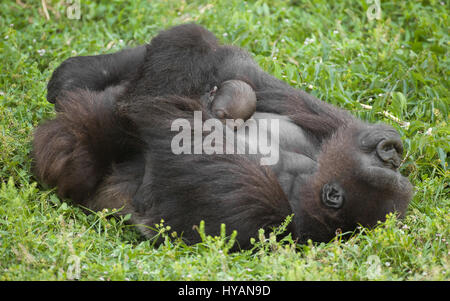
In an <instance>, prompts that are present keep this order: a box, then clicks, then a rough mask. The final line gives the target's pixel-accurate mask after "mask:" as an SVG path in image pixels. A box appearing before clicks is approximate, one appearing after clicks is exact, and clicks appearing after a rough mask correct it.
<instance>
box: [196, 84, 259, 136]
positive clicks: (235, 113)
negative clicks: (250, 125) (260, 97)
mask: <svg viewBox="0 0 450 301" xmlns="http://www.w3.org/2000/svg"><path fill="white" fill-rule="evenodd" d="M202 102H203V104H204V105H205V106H206V107H207V109H208V111H209V112H210V113H211V114H212V115H213V116H214V117H216V118H217V119H220V120H221V121H222V122H223V123H225V120H226V119H233V120H234V126H235V128H239V127H240V126H241V125H242V124H243V123H244V122H245V121H246V120H247V119H249V118H250V117H252V115H253V113H255V111H256V94H255V91H253V88H252V87H251V86H250V85H248V84H247V83H246V82H244V81H241V80H227V81H225V82H223V83H222V84H221V85H220V88H217V87H214V88H213V89H212V90H211V91H210V92H208V93H206V95H205V96H204V97H202Z"/></svg>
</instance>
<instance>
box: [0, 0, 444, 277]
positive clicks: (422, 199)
mask: <svg viewBox="0 0 450 301" xmlns="http://www.w3.org/2000/svg"><path fill="white" fill-rule="evenodd" d="M46 2H47V8H48V13H49V17H50V20H47V19H46V17H45V14H44V12H43V9H42V6H41V1H36V0H35V1H25V0H22V2H20V1H19V3H23V4H22V5H21V4H17V3H16V2H14V1H2V2H1V4H0V68H1V71H2V72H0V181H1V183H0V280H56V279H58V280H63V279H74V278H75V279H81V280H128V279H129V280H136V279H139V280H303V279H308V280H366V279H371V280H372V279H376V280H450V248H449V245H448V242H449V240H450V227H449V225H450V199H449V195H450V191H449V190H450V189H449V176H450V173H449V169H448V162H449V159H448V152H449V148H450V147H449V144H450V128H449V125H448V116H449V95H450V93H449V82H450V81H449V65H450V62H449V58H450V55H449V47H450V42H449V36H448V28H449V20H448V15H449V5H448V2H447V1H433V0H428V1H381V2H382V3H381V10H382V17H381V19H380V20H371V21H370V20H368V18H367V15H366V11H367V9H368V5H367V4H366V1H363V0H361V1H356V0H355V1H352V0H346V1H326V0H323V1H301V0H293V1H282V0H276V1H247V3H245V2H241V1H214V0H212V1H208V2H205V3H202V2H201V1H153V0H152V1H117V0H116V1H88V0H81V19H80V20H72V19H69V18H67V16H66V8H67V4H66V2H67V1H50V0H47V1H46ZM192 21H195V22H198V23H200V24H202V25H204V26H206V27H207V28H208V29H210V30H211V31H213V32H214V33H215V34H216V35H217V36H218V37H219V38H220V39H221V40H222V41H223V42H224V43H229V44H234V45H238V46H240V47H243V48H245V49H247V50H248V51H250V52H251V53H252V54H253V56H254V58H255V60H256V61H257V62H258V63H259V64H260V65H261V66H262V68H263V69H264V70H266V71H268V72H270V73H272V74H273V75H275V76H277V77H278V78H280V79H282V80H285V81H287V82H289V83H290V84H291V85H292V86H295V87H297V88H300V89H304V90H306V91H307V92H309V93H312V94H314V95H316V96H318V97H319V98H321V99H323V100H324V101H327V102H329V103H332V104H335V105H337V106H339V107H342V108H345V109H348V110H349V111H351V112H352V114H354V115H355V116H358V117H360V118H362V119H364V120H367V121H371V122H374V121H383V122H386V123H390V124H392V125H393V126H394V127H396V128H397V129H398V130H399V132H400V133H401V135H402V136H403V139H404V143H405V150H407V152H406V159H405V162H404V164H403V166H402V173H403V174H405V175H407V176H408V177H409V179H410V180H411V182H412V183H413V184H414V186H415V191H416V193H415V196H414V199H413V201H412V203H411V205H410V207H409V209H408V212H407V216H406V218H405V219H403V220H398V219H396V218H395V217H394V216H390V217H389V218H388V219H387V221H386V222H385V223H380V224H379V225H378V226H377V227H376V228H375V229H371V230H369V229H361V231H360V232H359V233H355V234H354V235H353V236H352V237H351V239H349V240H341V239H340V238H336V239H334V240H333V241H331V242H329V243H326V244H325V243H322V244H313V243H309V244H306V245H296V244H295V243H294V242H292V241H291V240H290V239H289V238H287V239H286V240H285V241H283V242H279V243H276V242H275V241H274V239H273V235H270V234H269V233H265V234H263V233H261V234H260V235H259V237H256V238H255V243H254V244H255V249H254V250H253V251H252V252H247V251H245V252H236V253H229V252H228V248H229V246H230V244H232V243H233V239H232V237H231V238H224V237H222V238H220V237H215V238H214V237H208V236H204V241H203V243H200V244H198V245H195V246H190V247H188V246H185V245H184V244H182V243H180V242H178V241H171V240H170V239H168V238H169V237H170V231H167V229H166V228H164V226H162V227H160V230H161V232H164V231H165V232H166V233H167V234H163V235H165V236H166V240H165V243H164V244H163V245H161V246H160V247H157V248H156V247H154V246H153V245H152V241H147V240H144V239H142V237H140V236H139V234H138V233H137V231H136V230H135V228H134V227H133V226H131V225H127V224H126V221H125V220H124V219H114V218H108V216H109V215H111V214H112V213H111V212H107V211H103V212H98V213H95V214H85V213H84V212H83V211H82V210H81V209H80V208H78V207H75V206H72V205H70V204H68V203H66V202H65V201H64V200H60V199H58V198H57V197H56V195H55V193H54V191H51V190H46V189H45V188H43V187H41V186H40V185H39V184H37V183H36V179H35V178H34V177H33V175H32V173H31V158H30V141H31V138H32V132H33V128H35V127H36V126H37V125H38V124H39V123H41V122H42V121H44V120H46V119H49V118H52V116H54V110H53V106H52V105H51V104H49V103H48V102H47V101H46V99H45V95H46V92H45V91H46V83H47V81H48V80H49V77H50V75H51V73H52V71H53V70H54V69H55V68H56V67H57V66H58V65H59V64H60V63H61V62H62V61H63V60H64V59H66V58H68V57H70V56H74V55H92V54H100V53H105V52H113V51H117V50H119V49H122V48H124V47H126V46H135V45H139V44H143V43H145V42H148V41H149V40H150V39H151V37H152V36H154V35H155V34H156V33H157V32H158V31H159V30H161V29H163V28H167V27H169V26H172V25H176V24H180V23H184V22H192ZM361 104H362V105H370V106H371V107H372V109H368V107H363V106H361ZM384 111H387V112H389V113H390V114H392V116H394V117H396V118H398V120H397V121H394V120H393V118H387V117H386V116H385V115H384V114H383V112H384ZM401 122H409V127H408V128H405V127H401V126H400V124H401ZM200 229H201V227H200ZM167 235H169V236H167Z"/></svg>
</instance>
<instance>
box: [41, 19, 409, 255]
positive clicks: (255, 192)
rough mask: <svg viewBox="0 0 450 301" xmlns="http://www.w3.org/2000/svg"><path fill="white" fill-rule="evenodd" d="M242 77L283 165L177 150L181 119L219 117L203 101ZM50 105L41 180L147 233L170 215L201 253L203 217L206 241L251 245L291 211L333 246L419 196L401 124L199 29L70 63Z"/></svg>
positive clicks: (58, 76) (302, 237) (300, 234)
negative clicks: (348, 106) (353, 107)
mask: <svg viewBox="0 0 450 301" xmlns="http://www.w3.org/2000/svg"><path fill="white" fill-rule="evenodd" d="M231 79H239V80H242V81H245V82H246V83H248V84H249V85H250V86H251V87H252V88H253V89H254V90H255V92H256V97H257V108H256V111H257V112H256V113H255V114H254V118H255V119H256V120H258V119H270V120H274V119H276V120H278V121H279V125H280V133H279V140H280V160H279V162H278V164H276V165H274V166H261V165H260V161H259V158H260V156H258V155H219V154H213V155H206V154H203V155H190V154H180V155H175V154H174V153H173V152H172V150H171V141H172V138H173V136H174V133H173V132H171V124H172V122H173V121H174V120H175V119H177V118H184V119H187V120H189V122H190V123H191V124H193V111H202V112H203V117H204V119H208V118H211V116H210V115H209V113H208V111H207V110H205V108H204V106H202V102H201V101H200V98H201V96H202V95H204V94H205V93H207V92H208V91H211V89H212V87H214V86H219V85H220V84H221V83H223V82H225V81H226V80H231ZM48 100H49V101H50V102H53V103H55V104H56V109H57V111H58V114H57V116H56V118H55V119H53V120H50V121H48V122H46V123H44V124H42V125H41V126H39V127H38V128H37V130H36V132H35V137H34V141H33V155H34V162H35V174H36V175H37V177H38V178H39V179H40V181H41V182H43V183H46V184H47V185H49V186H52V187H55V186H56V187H57V191H58V194H59V195H60V196H61V197H64V198H70V199H72V200H73V201H74V202H76V203H78V204H82V205H84V206H86V207H88V208H91V209H94V210H99V209H102V208H122V210H121V211H120V214H128V213H131V214H132V218H131V221H132V223H134V224H138V225H140V229H141V230H142V232H143V233H144V234H145V235H146V236H148V237H151V236H152V235H153V234H154V232H152V230H151V228H152V227H153V226H154V225H155V224H157V223H159V222H160V220H161V219H164V220H165V223H166V224H168V225H170V226H171V227H172V230H174V231H177V233H179V234H182V237H183V238H184V239H185V240H186V241H187V242H188V243H195V242H198V241H199V236H198V233H197V232H196V231H195V230H194V229H193V225H198V224H199V222H200V221H201V220H204V221H205V224H206V231H207V233H209V234H217V233H219V230H220V224H221V223H225V224H226V226H227V230H228V231H231V230H237V232H238V236H237V241H238V243H239V246H240V247H241V248H249V247H250V243H249V241H250V237H254V236H255V235H256V234H257V231H258V229H260V228H265V229H267V228H269V227H271V226H276V225H279V224H280V223H281V222H283V220H284V219H285V218H286V216H287V215H290V214H292V213H294V218H293V221H292V222H291V224H290V226H289V229H288V232H289V233H292V235H293V237H294V238H298V239H299V241H301V242H304V241H306V240H307V239H309V238H310V239H312V240H314V241H328V240H329V239H331V238H332V237H333V236H334V235H335V233H336V230H337V229H340V230H341V231H351V230H353V229H355V227H356V226H357V225H358V224H361V225H363V226H373V225H375V224H376V222H377V221H378V220H383V219H384V218H385V215H386V214H387V213H389V212H393V211H397V212H398V213H400V215H403V214H404V212H405V210H406V208H407V205H408V203H409V201H410V199H411V196H412V186H411V184H410V183H409V181H408V180H407V179H406V178H404V177H402V176H401V175H400V173H399V172H398V171H397V169H398V167H399V165H400V162H401V155H402V151H403V150H402V143H401V140H400V136H399V134H398V133H397V132H396V131H395V130H394V129H393V128H392V127H390V126H388V125H384V124H367V123H364V122H362V121H360V120H358V119H356V118H354V117H353V116H351V115H350V114H348V113H347V112H345V111H343V110H340V109H338V108H335V107H333V106H331V105H329V104H327V103H324V102H322V101H320V100H319V99H317V98H315V97H313V96H311V95H309V94H307V93H305V92H303V91H300V90H297V89H294V88H292V87H290V86H289V85H287V84H286V83H284V82H282V81H280V80H278V79H276V78H274V77H273V76H271V75H269V74H267V73H265V72H264V71H262V70H261V69H260V68H259V66H258V65H257V64H256V63H255V62H254V61H253V60H252V58H251V57H250V55H249V54H248V53H247V52H245V51H243V50H241V49H239V48H236V47H232V46H223V45H219V43H218V41H217V39H216V37H215V36H214V35H213V34H212V33H211V32H209V31H207V30H206V29H204V28H202V27H200V26H198V25H194V24H187V25H181V26H177V27H173V28H171V29H169V30H166V31H162V32H161V33H160V34H158V35H157V36H156V37H155V38H153V39H152V41H151V42H150V43H149V44H148V45H145V46H140V47H137V48H134V49H129V50H124V51H121V52H118V53H114V54H107V55H98V56H90V57H74V58H70V59H68V60H66V61H65V62H63V63H62V64H61V66H59V67H58V68H57V69H56V71H55V72H54V74H53V76H52V78H51V80H50V82H49V84H48ZM204 135H206V134H204ZM217 143H223V145H226V144H228V143H231V141H226V140H225V139H224V141H218V142H217ZM194 147H195V146H194Z"/></svg>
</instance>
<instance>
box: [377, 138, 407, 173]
mask: <svg viewBox="0 0 450 301" xmlns="http://www.w3.org/2000/svg"><path fill="white" fill-rule="evenodd" d="M376 151H377V155H378V157H379V158H380V159H381V160H382V161H383V162H385V163H387V164H389V167H391V168H392V169H397V168H398V167H399V166H400V163H401V154H402V152H403V147H402V143H401V141H399V140H397V139H385V140H382V141H381V142H380V143H378V145H377V150H376Z"/></svg>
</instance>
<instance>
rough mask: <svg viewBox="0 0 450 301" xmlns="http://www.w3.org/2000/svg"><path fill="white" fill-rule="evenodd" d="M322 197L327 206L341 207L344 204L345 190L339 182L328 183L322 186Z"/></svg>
mask: <svg viewBox="0 0 450 301" xmlns="http://www.w3.org/2000/svg"><path fill="white" fill-rule="evenodd" d="M321 199H322V203H323V204H324V205H325V206H327V207H330V208H334V209H339V208H341V207H342V205H344V200H345V191H344V189H343V188H342V187H341V185H339V184H338V183H326V184H325V185H323V187H322V194H321Z"/></svg>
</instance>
